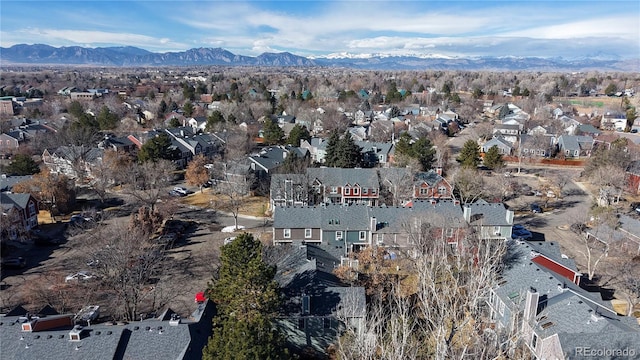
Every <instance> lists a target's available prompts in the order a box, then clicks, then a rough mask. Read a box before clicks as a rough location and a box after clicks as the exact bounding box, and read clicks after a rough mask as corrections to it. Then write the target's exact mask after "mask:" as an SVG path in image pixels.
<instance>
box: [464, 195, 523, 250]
mask: <svg viewBox="0 0 640 360" xmlns="http://www.w3.org/2000/svg"><path fill="white" fill-rule="evenodd" d="M462 210H463V214H464V219H465V221H466V222H467V223H468V224H469V225H470V226H471V227H472V228H473V229H474V230H475V231H476V233H477V234H479V236H480V238H481V239H501V240H508V239H511V230H512V227H513V211H512V210H508V209H507V208H505V206H504V204H503V203H494V204H490V203H488V202H486V201H484V200H482V199H481V200H478V201H476V202H474V203H471V204H464V205H463V206H462Z"/></svg>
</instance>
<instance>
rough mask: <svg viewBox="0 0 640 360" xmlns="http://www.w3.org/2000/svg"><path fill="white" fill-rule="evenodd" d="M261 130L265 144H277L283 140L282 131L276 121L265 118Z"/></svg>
mask: <svg viewBox="0 0 640 360" xmlns="http://www.w3.org/2000/svg"><path fill="white" fill-rule="evenodd" d="M262 131H263V139H264V144H265V145H279V144H282V143H283V142H284V131H283V130H282V129H281V128H280V126H278V123H277V122H275V121H272V120H269V119H267V121H266V122H265V123H264V126H263V128H262Z"/></svg>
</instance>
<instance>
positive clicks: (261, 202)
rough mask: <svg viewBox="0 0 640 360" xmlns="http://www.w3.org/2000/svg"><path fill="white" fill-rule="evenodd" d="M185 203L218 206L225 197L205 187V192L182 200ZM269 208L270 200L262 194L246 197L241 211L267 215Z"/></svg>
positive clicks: (254, 214) (247, 213)
mask: <svg viewBox="0 0 640 360" xmlns="http://www.w3.org/2000/svg"><path fill="white" fill-rule="evenodd" d="M181 201H182V202H183V203H185V204H188V205H193V206H198V207H203V208H208V207H212V208H216V204H221V203H223V202H224V201H225V199H224V197H222V196H220V195H219V194H212V193H211V191H210V189H204V191H203V192H200V191H197V192H195V193H193V194H191V195H189V196H187V197H185V198H183V199H182V200H181ZM268 208H269V200H268V199H267V198H265V197H261V196H248V197H246V198H245V199H244V202H243V204H242V206H241V207H240V213H241V214H243V215H251V216H265V212H266V211H267V209H268Z"/></svg>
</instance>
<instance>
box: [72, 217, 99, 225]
mask: <svg viewBox="0 0 640 360" xmlns="http://www.w3.org/2000/svg"><path fill="white" fill-rule="evenodd" d="M90 221H93V219H92V218H90V217H88V216H83V215H80V214H75V215H71V218H70V219H69V225H82V224H84V223H87V222H90Z"/></svg>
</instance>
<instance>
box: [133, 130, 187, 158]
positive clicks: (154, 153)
mask: <svg viewBox="0 0 640 360" xmlns="http://www.w3.org/2000/svg"><path fill="white" fill-rule="evenodd" d="M178 156H179V153H178V150H177V149H175V148H173V147H172V145H171V139H170V138H169V135H167V134H160V135H158V136H156V137H154V138H152V139H149V140H147V142H145V143H144V144H143V145H142V147H141V148H140V151H139V152H138V161H140V162H146V161H153V162H156V161H158V160H160V159H164V160H176V159H177V158H178Z"/></svg>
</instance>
